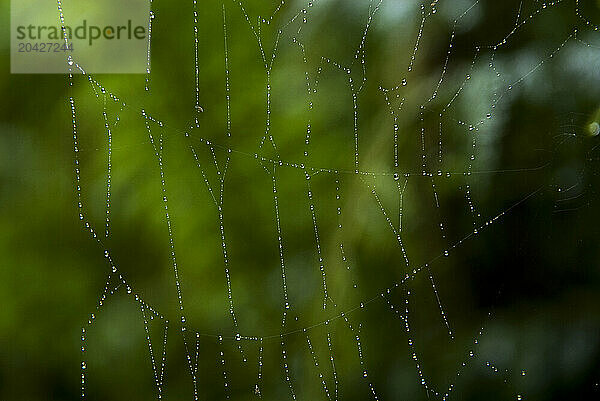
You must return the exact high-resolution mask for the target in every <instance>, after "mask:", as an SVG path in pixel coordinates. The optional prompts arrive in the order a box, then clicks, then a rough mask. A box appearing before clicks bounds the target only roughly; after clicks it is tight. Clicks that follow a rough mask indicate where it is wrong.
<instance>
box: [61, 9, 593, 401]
mask: <svg viewBox="0 0 600 401" xmlns="http://www.w3.org/2000/svg"><path fill="white" fill-rule="evenodd" d="M151 3H152V12H151V15H150V16H149V20H148V32H149V33H150V35H149V42H148V74H147V75H146V76H145V77H143V78H142V79H139V80H137V81H136V80H132V81H131V82H126V80H123V79H119V78H114V77H100V76H98V77H95V76H94V77H93V76H90V75H89V74H86V73H85V66H81V65H78V64H77V62H76V60H75V62H74V68H75V69H76V70H77V71H78V72H79V73H81V74H72V75H69V77H68V81H67V82H68V85H69V87H70V90H71V95H70V97H69V99H68V101H69V105H70V108H71V112H72V121H73V143H74V157H75V159H74V160H75V170H74V171H75V183H74V186H75V192H76V197H77V208H78V214H79V219H80V220H81V223H82V225H83V227H84V230H85V231H86V232H87V233H89V235H90V237H91V239H92V242H93V243H94V244H96V245H97V248H98V253H99V255H102V257H103V259H104V268H103V270H102V271H100V272H96V271H93V272H90V274H93V275H95V276H94V277H97V278H98V279H100V280H105V284H104V288H103V290H102V291H101V294H100V297H99V299H98V302H97V305H96V306H95V307H93V312H92V313H91V314H90V316H89V320H88V321H87V324H85V325H84V327H83V328H82V333H81V352H82V362H81V396H82V398H86V399H94V398H103V399H118V398H120V397H123V398H127V397H128V395H127V394H128V393H126V392H123V390H122V389H121V387H119V386H115V388H119V390H118V391H117V390H114V391H113V390H111V389H109V388H106V387H108V386H107V383H106V382H105V381H106V380H111V382H114V383H120V382H121V381H122V380H125V383H127V382H128V381H129V386H130V387H131V388H132V390H130V391H135V392H132V393H131V394H144V395H145V396H153V397H157V398H158V399H161V398H172V399H184V398H186V399H189V398H192V399H223V398H226V399H230V398H232V399H252V398H266V399H329V400H338V399H375V400H378V399H389V398H409V399H420V398H423V399H430V398H436V399H442V400H445V399H448V398H450V397H452V396H453V395H454V396H455V397H457V398H462V397H465V398H466V395H467V394H472V391H477V389H478V388H479V389H481V388H484V389H485V386H487V385H488V384H489V383H496V381H497V382H498V383H500V384H498V388H499V389H500V390H499V391H500V393H499V394H504V395H507V396H508V397H510V398H514V399H523V398H524V397H525V394H526V389H527V388H529V387H528V386H527V382H526V381H524V380H526V378H527V377H529V375H530V373H531V372H530V371H529V370H528V369H526V368H525V366H526V363H522V364H521V365H520V366H521V367H519V364H518V363H517V364H515V363H508V362H506V360H505V361H504V362H502V359H503V356H502V355H503V349H502V342H501V341H500V340H499V336H500V337H501V334H499V333H501V330H497V331H496V333H495V334H493V333H492V334H490V336H489V338H488V334H487V332H488V329H487V328H488V327H490V326H491V327H495V326H494V323H495V321H496V320H497V319H496V318H495V314H494V310H495V307H496V306H497V305H498V304H501V303H502V302H503V301H502V297H501V295H500V293H499V292H498V290H499V288H500V284H501V283H499V284H498V286H496V287H494V285H490V284H488V287H487V288H483V289H481V292H482V293H483V294H484V298H485V299H484V300H483V301H481V300H479V301H480V302H479V303H478V301H477V300H474V299H472V298H469V296H465V297H462V298H461V297H456V294H460V293H461V292H465V291H467V292H468V288H467V284H466V283H468V282H469V281H470V280H472V279H473V278H472V276H473V275H477V274H482V273H481V270H485V269H486V268H487V269H488V270H489V269H492V272H489V271H488V272H487V273H486V274H488V276H486V277H493V275H494V274H495V271H494V270H493V269H498V267H494V268H492V267H490V263H492V262H491V261H490V256H488V257H487V259H486V257H485V256H483V255H482V251H481V249H482V248H485V247H488V248H489V247H492V248H493V246H494V245H493V244H494V243H496V242H497V241H500V242H502V241H504V242H506V241H510V238H512V237H513V236H514V235H515V234H514V231H513V230H516V229H519V226H518V225H515V224H514V223H508V222H510V221H513V222H514V221H515V220H518V219H519V218H523V216H525V215H526V214H527V213H535V212H536V210H535V209H531V208H535V207H538V206H539V203H535V200H536V199H537V200H539V199H551V200H552V207H551V208H547V209H543V210H541V211H540V213H541V214H542V215H544V213H549V214H548V215H552V213H563V212H565V211H568V210H571V209H576V210H579V209H580V208H581V207H585V206H586V205H587V202H588V201H589V196H588V195H586V193H587V191H588V190H589V188H590V186H589V185H588V181H587V176H586V172H587V171H589V169H590V168H593V166H594V164H593V163H594V161H595V158H594V153H593V150H594V149H593V148H591V149H590V146H589V143H590V142H589V141H588V142H586V140H584V139H582V138H581V135H580V133H578V132H577V131H576V130H575V131H573V130H572V128H573V127H572V126H571V124H570V121H571V120H569V124H568V125H567V126H559V127H558V128H557V127H556V126H555V125H552V122H551V121H550V123H549V122H548V120H549V119H543V120H542V117H540V116H539V115H535V114H532V115H531V118H530V119H520V120H518V121H521V122H523V123H522V126H515V125H514V124H513V123H512V119H511V116H513V115H514V113H517V112H518V107H519V101H521V102H522V99H523V98H525V99H528V100H529V101H531V102H533V103H535V102H546V103H547V102H552V101H553V100H552V99H556V94H555V92H553V88H552V86H551V85H549V84H548V82H544V80H545V77H546V76H548V75H550V76H564V77H566V78H565V79H567V78H568V77H570V76H571V75H576V74H584V73H585V74H588V75H587V78H586V80H587V82H588V84H587V85H585V88H587V89H588V90H589V91H591V92H588V93H589V97H590V98H592V99H593V96H596V97H595V99H597V92H595V93H594V92H593V90H592V89H589V88H590V87H593V86H594V85H595V86H596V87H598V85H597V84H598V81H599V77H598V74H597V68H596V66H597V63H596V64H594V62H597V58H596V59H594V58H593V54H595V52H596V53H597V45H595V44H594V43H593V42H594V40H597V39H598V38H597V33H596V32H597V30H598V27H597V25H595V24H594V23H593V22H592V21H591V17H587V15H588V12H590V13H591V12H593V7H592V6H591V5H589V4H580V2H579V1H566V0H565V1H560V0H559V1H555V2H547V3H543V2H539V1H528V2H520V3H519V2H509V3H510V4H508V3H507V4H504V3H502V4H501V5H500V4H495V3H496V2H483V1H475V2H464V1H459V2H448V1H433V2H426V3H423V4H418V3H410V2H400V1H386V0H381V1H357V2H345V3H344V2H332V1H313V2H284V1H281V3H279V4H275V5H269V6H267V5H264V4H261V3H260V2H238V1H235V0H234V1H225V2H224V3H223V4H220V3H216V2H215V3H214V4H213V3H211V4H204V3H198V2H197V1H193V2H192V3H191V4H188V5H185V6H182V7H180V8H175V7H167V6H166V4H163V3H161V2H151ZM58 4H59V12H60V13H61V21H62V23H63V24H64V18H62V9H61V5H60V2H59V3H58ZM565 15H566V17H561V16H565ZM490 16H491V17H492V18H491V20H490ZM559 17H561V18H564V21H567V22H568V24H567V23H565V24H563V25H559V26H558V27H557V28H556V29H554V30H552V31H548V30H544V29H537V28H538V27H540V26H541V27H544V26H547V25H548V24H552V23H556V19H557V18H559ZM182 21H185V22H182ZM561 21H563V20H561ZM564 21H563V22H564ZM179 25H181V28H178V26H179ZM540 32H544V33H545V36H544V37H542V38H539V37H537V36H535V35H539V33H540ZM532 35H533V36H532ZM179 47H181V48H185V49H187V50H185V51H181V52H175V51H174V50H172V49H173V48H179ZM406 49H409V50H408V52H407V51H406ZM515 54H516V55H517V57H515ZM151 55H152V72H150V59H151ZM586 57H587V58H588V59H589V61H588V62H583V63H579V64H577V63H576V64H573V65H575V66H574V67H572V68H573V69H575V71H574V70H569V69H568V68H567V69H566V71H565V68H566V67H565V66H567V67H568V66H569V65H571V64H569V60H572V59H578V60H585V59H586ZM553 68H554V69H557V70H558V72H556V71H555V70H554V69H553ZM550 71H554V72H552V73H551V72H550ZM582 71H583V72H582ZM594 71H595V72H594ZM552 74H554V75H552ZM109 88H113V89H109ZM581 90H584V89H581ZM563 100H564V99H563ZM565 102H566V100H565ZM590 104H592V105H594V104H593V100H592V101H591V102H590ZM561 107H563V108H564V110H566V111H572V110H588V109H589V104H585V105H581V104H574V103H570V104H567V105H559V106H557V109H559V110H560V109H561ZM573 118H574V119H577V118H578V117H573ZM563 121H564V120H563ZM574 126H575V128H577V127H581V124H580V123H579V122H577V123H574ZM536 127H537V128H538V129H537V130H536ZM549 130H551V132H552V133H553V135H556V138H557V140H555V141H554V142H552V140H553V139H552V138H550V139H548V135H547V132H549ZM565 130H566V131H565ZM550 136H552V135H550ZM556 138H554V139H556ZM564 141H568V142H569V141H570V142H569V143H575V145H576V150H575V152H574V153H575V155H574V156H572V157H573V158H572V159H569V158H568V157H567V156H565V155H563V154H562V150H563V149H565V147H564ZM540 147H546V150H542V151H539V149H538V148H540ZM501 148H502V150H503V151H502V152H500V151H499V150H500V149H501ZM519 149H526V151H520V152H518V151H517V150H519ZM569 149H572V148H569ZM511 152H514V154H511ZM499 154H501V155H500V156H499ZM507 154H508V155H509V156H506V155H507ZM502 155H504V156H502ZM566 160H569V162H567V161H566ZM572 160H574V163H579V164H576V167H574V168H570V166H571V165H570V164H569V163H570V161H572ZM582 163H583V164H582ZM529 205H533V206H529ZM536 205H537V206H536ZM511 219H512V220H511ZM498 226H508V227H506V228H505V229H504V230H502V229H498V228H497V227H498ZM480 244H481V245H480ZM479 246H481V247H482V248H478V247H479ZM501 249H503V248H496V250H497V252H502V251H501ZM490 253H492V254H493V251H490ZM475 255H479V259H477V256H475ZM494 257H497V256H493V255H492V256H491V258H494ZM486 263H487V266H486ZM502 263H503V262H502V261H500V262H499V264H502ZM92 264H93V263H92ZM514 269H515V268H514V267H513V270H511V271H514ZM101 277H103V278H101ZM473 297H475V296H474V295H473ZM140 312H141V313H140ZM142 346H143V347H144V348H145V351H144V353H142V351H141V349H140V347H142ZM494 358H496V359H499V360H500V362H497V361H496V360H495V359H494ZM133 371H143V372H144V373H143V374H139V375H134V374H131V372H133ZM111 372H112V375H111ZM128 372H129V374H128ZM150 375H151V376H150ZM149 376H150V377H151V378H152V379H151V380H148V379H147V378H148V377H149ZM123 377H125V378H123ZM482 377H483V378H484V379H483V380H484V382H483V383H484V384H482V385H481V386H483V387H481V388H480V387H478V386H477V384H474V383H477V382H480V383H481V380H482ZM490 377H491V379H490ZM138 380H139V381H138ZM486 380H487V381H486ZM494 380H495V381H494ZM488 381H489V383H488ZM489 385H490V386H491V384H489ZM494 385H496V384H494ZM125 387H127V386H125ZM473 389H474V390H473ZM483 393H485V390H483ZM461 394H462V396H461ZM138 397H139V395H138V396H134V398H138Z"/></svg>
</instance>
